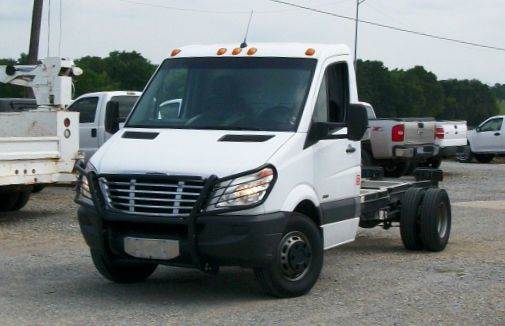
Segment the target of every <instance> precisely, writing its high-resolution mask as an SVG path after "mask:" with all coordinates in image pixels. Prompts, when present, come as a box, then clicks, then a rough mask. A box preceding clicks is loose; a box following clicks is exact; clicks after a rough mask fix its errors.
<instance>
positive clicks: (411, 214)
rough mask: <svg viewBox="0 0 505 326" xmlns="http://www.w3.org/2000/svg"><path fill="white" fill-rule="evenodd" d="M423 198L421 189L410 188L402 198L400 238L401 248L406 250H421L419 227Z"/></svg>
mask: <svg viewBox="0 0 505 326" xmlns="http://www.w3.org/2000/svg"><path fill="white" fill-rule="evenodd" d="M423 196H424V190H423V189H420V188H410V189H409V190H407V191H406V192H405V194H404V195H403V198H402V208H401V213H400V235H401V237H402V242H403V246H404V247H405V248H406V249H408V250H421V249H423V242H422V240H421V234H420V233H421V229H420V226H419V222H420V215H421V214H420V213H421V203H422V201H423Z"/></svg>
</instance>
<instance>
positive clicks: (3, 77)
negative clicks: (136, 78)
mask: <svg viewBox="0 0 505 326" xmlns="http://www.w3.org/2000/svg"><path fill="white" fill-rule="evenodd" d="M81 73H82V70H81V69H79V68H77V67H76V66H75V65H74V62H73V61H72V60H67V59H62V58H46V59H44V60H43V61H42V63H41V64H39V65H33V66H24V65H19V66H0V82H3V83H10V84H13V85H19V86H24V87H30V88H32V90H33V93H34V95H35V99H36V102H37V108H36V109H34V110H19V111H13V112H0V211H12V210H18V209H21V208H22V207H23V206H24V205H25V204H26V203H27V202H28V199H29V197H30V194H31V192H32V189H33V188H34V187H37V186H43V185H47V184H51V183H57V182H72V181H75V175H73V174H72V171H73V168H74V165H75V162H76V161H77V160H78V159H79V155H78V151H79V114H78V113H76V112H67V111H66V110H65V109H66V107H67V106H68V105H69V104H70V102H71V94H72V77H73V76H77V75H80V74H81Z"/></svg>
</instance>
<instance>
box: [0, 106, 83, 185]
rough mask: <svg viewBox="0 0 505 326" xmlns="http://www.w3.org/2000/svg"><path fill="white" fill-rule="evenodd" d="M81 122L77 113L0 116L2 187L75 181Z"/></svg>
mask: <svg viewBox="0 0 505 326" xmlns="http://www.w3.org/2000/svg"><path fill="white" fill-rule="evenodd" d="M66 118H68V119H70V126H69V127H68V128H67V127H65V126H64V120H65V119H66ZM78 121H79V115H78V114H77V113H74V112H65V111H52V110H42V109H41V110H35V111H25V112H9V113H0V163H1V164H0V186H5V185H23V184H37V183H53V182H60V181H73V180H74V179H75V177H74V176H73V175H72V170H73V167H74V164H75V160H76V159H77V158H78V149H79V132H78V131H79V129H78V128H79V125H78ZM65 130H68V132H67V135H69V137H68V138H67V137H66V136H65Z"/></svg>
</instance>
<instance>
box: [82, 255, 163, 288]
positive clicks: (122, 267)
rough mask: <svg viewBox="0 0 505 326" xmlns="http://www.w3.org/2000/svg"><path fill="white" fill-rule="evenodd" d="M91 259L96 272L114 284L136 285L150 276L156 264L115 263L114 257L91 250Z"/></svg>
mask: <svg viewBox="0 0 505 326" xmlns="http://www.w3.org/2000/svg"><path fill="white" fill-rule="evenodd" d="M91 259H92V260H93V264H94V265H95V267H96V269H97V270H98V272H99V273H100V274H101V275H102V276H103V277H105V278H106V279H108V280H109V281H112V282H115V283H136V282H141V281H144V280H145V279H147V278H148V277H149V276H151V274H152V273H154V271H155V270H156V267H158V265H157V264H148V263H137V262H131V263H129V262H117V261H115V259H114V257H112V256H109V255H106V254H105V253H103V252H101V251H96V250H91Z"/></svg>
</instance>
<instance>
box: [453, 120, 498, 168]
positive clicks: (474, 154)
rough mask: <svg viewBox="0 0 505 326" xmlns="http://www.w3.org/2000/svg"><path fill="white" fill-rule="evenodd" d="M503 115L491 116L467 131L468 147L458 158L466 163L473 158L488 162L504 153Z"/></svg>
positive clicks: (480, 161)
mask: <svg viewBox="0 0 505 326" xmlns="http://www.w3.org/2000/svg"><path fill="white" fill-rule="evenodd" d="M504 119H505V116H503V115H499V116H494V117H491V118H489V119H487V120H485V121H484V122H482V123H481V124H480V125H479V126H478V127H477V128H475V129H474V130H471V131H470V132H468V136H467V139H468V145H469V146H468V149H467V151H465V152H464V153H462V154H461V155H459V156H458V160H459V161H460V162H463V163H468V162H471V161H472V160H473V158H475V159H476V160H477V161H478V162H479V163H489V162H491V161H492V160H493V159H494V157H495V156H504V155H505V123H503V120H504Z"/></svg>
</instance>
